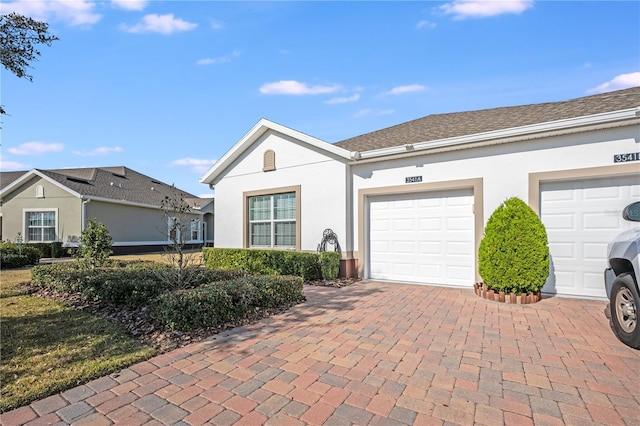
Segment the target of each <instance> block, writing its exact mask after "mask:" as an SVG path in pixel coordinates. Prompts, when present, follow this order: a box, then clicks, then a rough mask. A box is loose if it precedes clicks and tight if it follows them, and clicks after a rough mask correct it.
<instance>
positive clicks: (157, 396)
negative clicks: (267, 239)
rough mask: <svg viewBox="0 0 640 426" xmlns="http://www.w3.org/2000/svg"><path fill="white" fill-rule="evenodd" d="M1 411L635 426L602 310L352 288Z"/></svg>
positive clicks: (454, 292)
mask: <svg viewBox="0 0 640 426" xmlns="http://www.w3.org/2000/svg"><path fill="white" fill-rule="evenodd" d="M305 291H306V294H307V298H308V301H307V302H306V303H304V304H301V305H298V306H296V307H294V308H293V309H291V310H289V311H288V312H286V313H284V314H282V315H277V316H274V317H271V318H268V319H265V320H263V321H261V322H259V323H257V324H254V325H251V326H248V327H242V328H239V329H234V330H232V331H230V332H225V333H223V334H220V335H218V336H215V338H212V339H210V340H207V341H204V342H201V343H197V344H193V345H190V346H187V347H184V348H181V349H177V350H174V351H172V352H170V353H167V354H164V355H160V356H157V357H155V358H153V359H151V360H149V361H147V362H142V363H140V364H136V365H134V366H132V367H131V368H128V369H125V370H123V371H121V372H119V373H117V374H113V375H111V376H108V377H104V378H101V379H98V380H94V381H92V382H90V383H88V384H87V385H83V386H79V387H77V388H74V389H71V390H69V391H67V392H64V393H62V394H59V395H55V396H52V397H49V398H46V399H44V400H41V401H38V402H35V403H33V404H31V405H30V406H27V407H22V408H20V409H17V410H14V411H12V412H8V413H5V414H4V415H2V417H0V422H1V423H2V424H3V425H10V424H20V423H26V422H31V421H32V422H34V424H35V423H38V424H47V423H56V422H61V423H63V424H64V423H73V424H78V425H81V424H85V425H107V424H112V423H120V424H126V425H135V424H149V425H151V424H202V423H206V422H209V423H212V424H216V425H226V424H246V425H259V424H271V425H295V424H326V425H348V424H418V425H427V424H443V423H453V424H464V425H468V424H474V423H475V424H487V425H499V424H509V425H525V424H532V423H535V424H579V425H588V424H607V425H614V424H627V425H631V424H636V425H637V424H640V351H635V350H633V349H630V348H628V347H626V346H624V345H623V344H621V343H620V342H618V341H617V340H616V338H615V337H614V335H613V333H612V331H611V329H610V328H609V325H608V321H607V319H606V318H605V315H604V313H603V311H604V308H605V302H602V301H589V300H576V299H560V298H550V299H544V300H542V301H541V302H539V303H537V304H535V305H525V306H520V305H505V304H498V303H495V302H489V301H486V300H483V299H479V298H477V297H476V296H475V295H474V294H473V292H472V291H471V290H459V289H449V288H440V287H427V286H415V285H399V284H388V283H375V282H362V283H358V284H355V285H352V286H349V287H345V288H341V289H334V288H325V287H310V286H308V287H305Z"/></svg>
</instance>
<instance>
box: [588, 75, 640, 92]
mask: <svg viewBox="0 0 640 426" xmlns="http://www.w3.org/2000/svg"><path fill="white" fill-rule="evenodd" d="M636 86H640V72H632V73H629V74H620V75H619V76H617V77H614V78H613V79H611V80H609V81H607V82H606V83H602V84H601V85H599V86H597V87H594V88H593V89H589V90H587V93H590V94H593V93H605V92H612V91H614V90H622V89H628V88H629V87H636Z"/></svg>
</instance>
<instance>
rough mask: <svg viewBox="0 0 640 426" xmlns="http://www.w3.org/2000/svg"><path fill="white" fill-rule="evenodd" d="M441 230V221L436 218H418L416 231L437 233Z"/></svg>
mask: <svg viewBox="0 0 640 426" xmlns="http://www.w3.org/2000/svg"><path fill="white" fill-rule="evenodd" d="M440 229H442V220H441V219H440V218H437V217H431V218H422V217H421V218H419V219H418V230H419V231H439V230H440Z"/></svg>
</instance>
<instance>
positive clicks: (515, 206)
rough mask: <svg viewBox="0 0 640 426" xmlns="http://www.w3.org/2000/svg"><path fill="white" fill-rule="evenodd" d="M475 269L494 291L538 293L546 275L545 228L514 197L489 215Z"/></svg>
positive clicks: (527, 208)
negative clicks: (476, 268)
mask: <svg viewBox="0 0 640 426" xmlns="http://www.w3.org/2000/svg"><path fill="white" fill-rule="evenodd" d="M478 270H479V272H480V276H482V279H483V280H484V283H485V284H486V285H487V287H488V288H489V289H492V290H494V291H498V292H499V291H504V292H505V293H516V294H521V293H537V292H538V291H539V290H540V289H541V288H542V286H543V285H544V283H545V281H546V279H547V277H548V276H549V247H548V242H547V231H546V229H545V227H544V225H543V223H542V221H541V220H540V218H539V217H538V215H537V214H536V213H535V212H534V211H533V210H532V209H531V207H529V206H528V205H527V204H526V203H525V202H524V201H522V200H521V199H519V198H517V197H512V198H509V199H507V200H506V201H505V202H504V203H502V204H501V205H500V206H499V207H498V208H497V209H496V210H495V211H494V212H493V214H492V215H491V217H490V218H489V220H488V221H487V225H486V227H485V229H484V238H483V239H482V241H481V242H480V247H479V249H478Z"/></svg>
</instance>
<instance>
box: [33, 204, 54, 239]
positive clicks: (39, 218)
mask: <svg viewBox="0 0 640 426" xmlns="http://www.w3.org/2000/svg"><path fill="white" fill-rule="evenodd" d="M26 227H27V231H26V235H27V242H50V241H56V212H53V211H42V212H27V213H26Z"/></svg>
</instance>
